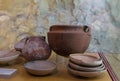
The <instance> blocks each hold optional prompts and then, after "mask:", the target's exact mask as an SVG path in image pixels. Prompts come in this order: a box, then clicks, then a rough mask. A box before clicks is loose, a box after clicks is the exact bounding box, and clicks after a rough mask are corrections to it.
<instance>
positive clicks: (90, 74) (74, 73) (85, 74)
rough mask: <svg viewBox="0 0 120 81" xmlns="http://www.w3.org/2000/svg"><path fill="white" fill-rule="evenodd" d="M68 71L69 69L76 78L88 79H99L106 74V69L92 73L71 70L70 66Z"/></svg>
mask: <svg viewBox="0 0 120 81" xmlns="http://www.w3.org/2000/svg"><path fill="white" fill-rule="evenodd" d="M67 69H68V72H69V73H70V74H72V75H74V76H82V77H88V78H92V77H98V76H100V75H102V74H104V73H105V72H106V69H103V70H100V71H91V72H89V71H82V70H75V69H73V68H71V67H70V66H68V68H67Z"/></svg>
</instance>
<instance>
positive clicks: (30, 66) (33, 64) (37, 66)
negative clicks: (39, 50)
mask: <svg viewBox="0 0 120 81" xmlns="http://www.w3.org/2000/svg"><path fill="white" fill-rule="evenodd" d="M24 67H25V69H26V71H27V72H28V73H30V74H33V75H48V74H51V73H53V72H54V71H55V70H56V64H54V63H52V62H50V61H40V60H37V61H30V62H27V63H25V64H24Z"/></svg>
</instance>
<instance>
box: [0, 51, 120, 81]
mask: <svg viewBox="0 0 120 81" xmlns="http://www.w3.org/2000/svg"><path fill="white" fill-rule="evenodd" d="M89 54H93V55H94V53H89ZM106 57H108V58H110V57H111V56H110V54H109V55H108V54H107V55H106ZM56 58H58V57H56V54H54V53H52V56H51V57H50V59H49V60H50V61H53V62H56ZM63 59H64V61H67V60H68V59H66V60H65V58H63ZM57 60H58V61H57V63H58V64H57V72H55V73H53V74H51V75H48V76H33V75H30V74H28V73H27V72H26V70H25V69H24V66H23V64H24V61H23V60H22V58H18V59H17V63H16V64H13V65H9V66H4V67H5V68H15V69H17V72H16V74H15V75H13V76H12V77H10V78H0V81H112V79H111V77H110V75H109V73H108V72H106V73H104V74H103V75H102V76H100V77H97V78H82V77H74V76H72V75H70V74H69V73H68V72H67V69H66V66H65V64H66V63H67V62H66V63H59V61H61V62H62V59H61V57H60V59H57ZM119 71H120V70H119Z"/></svg>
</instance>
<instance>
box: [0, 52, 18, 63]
mask: <svg viewBox="0 0 120 81" xmlns="http://www.w3.org/2000/svg"><path fill="white" fill-rule="evenodd" d="M19 55H20V52H19V51H16V50H0V64H7V63H10V62H12V61H14V60H15V59H17V58H18V56H19Z"/></svg>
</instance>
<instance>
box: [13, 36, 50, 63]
mask: <svg viewBox="0 0 120 81" xmlns="http://www.w3.org/2000/svg"><path fill="white" fill-rule="evenodd" d="M15 49H16V50H18V51H20V52H21V56H23V57H24V58H25V59H26V60H28V61H30V60H46V59H48V58H49V56H50V55H51V49H50V48H49V45H48V44H47V43H46V42H45V37H44V36H30V37H26V38H23V39H22V40H20V41H19V42H17V43H16V44H15Z"/></svg>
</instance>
